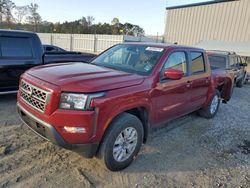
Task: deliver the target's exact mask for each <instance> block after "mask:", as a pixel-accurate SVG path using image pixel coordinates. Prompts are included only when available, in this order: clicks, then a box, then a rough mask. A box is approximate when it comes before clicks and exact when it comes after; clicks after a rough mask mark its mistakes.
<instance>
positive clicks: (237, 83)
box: [236, 76, 245, 88]
mask: <svg viewBox="0 0 250 188" xmlns="http://www.w3.org/2000/svg"><path fill="white" fill-rule="evenodd" d="M244 78H245V76H244V77H243V78H241V79H240V80H239V81H238V82H236V87H238V88H242V87H243V85H244V82H245V81H244V80H245V79H244Z"/></svg>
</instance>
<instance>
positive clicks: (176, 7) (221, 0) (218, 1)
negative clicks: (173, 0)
mask: <svg viewBox="0 0 250 188" xmlns="http://www.w3.org/2000/svg"><path fill="white" fill-rule="evenodd" d="M230 1H239V0H214V1H212V0H211V1H206V2H201V3H192V4H185V5H177V6H169V7H167V8H166V9H167V10H171V9H180V8H188V7H195V6H203V5H210V4H215V3H226V2H230Z"/></svg>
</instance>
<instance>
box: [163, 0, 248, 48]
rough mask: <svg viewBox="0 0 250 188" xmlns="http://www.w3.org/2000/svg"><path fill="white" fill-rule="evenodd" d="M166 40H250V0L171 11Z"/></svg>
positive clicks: (192, 41)
mask: <svg viewBox="0 0 250 188" xmlns="http://www.w3.org/2000/svg"><path fill="white" fill-rule="evenodd" d="M166 14H167V19H166V28H165V42H178V44H184V45H195V44H197V43H199V42H201V41H204V40H205V41H207V40H221V41H230V42H250V0H239V1H233V2H226V3H217V4H210V5H204V6H196V7H188V8H179V9H171V10H167V12H166Z"/></svg>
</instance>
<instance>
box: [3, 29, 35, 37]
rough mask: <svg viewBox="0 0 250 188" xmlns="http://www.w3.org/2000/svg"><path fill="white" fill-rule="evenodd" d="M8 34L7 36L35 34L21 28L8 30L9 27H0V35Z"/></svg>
mask: <svg viewBox="0 0 250 188" xmlns="http://www.w3.org/2000/svg"><path fill="white" fill-rule="evenodd" d="M1 35H8V36H12V35H13V36H17V37H18V36H31V35H36V34H35V33H34V32H30V31H23V30H10V29H0V36H1Z"/></svg>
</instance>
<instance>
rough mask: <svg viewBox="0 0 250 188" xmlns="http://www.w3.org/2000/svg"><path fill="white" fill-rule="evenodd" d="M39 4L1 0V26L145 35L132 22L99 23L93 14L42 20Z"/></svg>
mask: <svg viewBox="0 0 250 188" xmlns="http://www.w3.org/2000/svg"><path fill="white" fill-rule="evenodd" d="M38 10H39V5H38V4H37V3H31V4H29V5H23V6H17V5H15V3H14V2H13V1H11V0H0V28H1V29H17V30H27V31H34V32H40V33H76V34H113V35H133V36H143V35H144V34H145V32H144V30H143V28H141V27H140V26H139V25H134V24H131V23H124V24H123V23H120V21H119V19H118V18H114V19H113V20H112V21H111V23H101V22H99V23H97V24H95V23H94V21H95V18H94V17H93V16H87V17H82V18H80V19H78V20H75V21H71V22H67V21H65V22H63V23H60V22H58V23H52V22H48V21H46V20H42V17H41V15H40V14H39V12H38Z"/></svg>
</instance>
